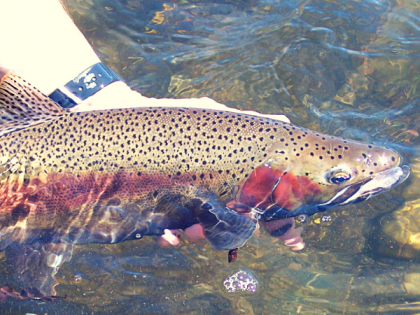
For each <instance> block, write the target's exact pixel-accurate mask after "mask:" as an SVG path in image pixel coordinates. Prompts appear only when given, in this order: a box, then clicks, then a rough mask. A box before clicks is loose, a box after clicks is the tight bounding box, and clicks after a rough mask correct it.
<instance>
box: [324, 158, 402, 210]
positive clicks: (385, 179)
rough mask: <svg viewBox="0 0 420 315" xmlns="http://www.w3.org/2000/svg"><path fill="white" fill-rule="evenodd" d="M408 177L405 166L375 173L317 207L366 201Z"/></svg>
mask: <svg viewBox="0 0 420 315" xmlns="http://www.w3.org/2000/svg"><path fill="white" fill-rule="evenodd" d="M409 175H410V168H409V167H408V166H407V165H403V166H401V167H400V166H396V167H394V168H390V169H387V170H384V171H382V172H379V173H376V174H375V175H373V176H372V177H370V178H368V179H367V180H365V181H363V182H361V183H357V184H354V185H350V186H347V187H345V188H343V189H342V190H340V191H339V192H338V193H337V194H336V195H335V196H334V197H333V198H331V199H330V200H329V201H327V202H325V203H323V204H320V205H318V207H320V208H321V209H322V208H323V207H331V206H343V205H347V204H351V203H356V202H359V201H363V200H367V199H369V198H370V197H372V196H375V195H377V194H380V193H381V192H384V191H387V190H390V189H391V188H393V187H395V186H397V185H399V184H401V183H402V182H403V181H405V180H406V179H407V178H408V176H409Z"/></svg>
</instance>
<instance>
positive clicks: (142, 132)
mask: <svg viewBox="0 0 420 315" xmlns="http://www.w3.org/2000/svg"><path fill="white" fill-rule="evenodd" d="M0 105H1V106H0V110H1V113H0V120H1V124H0V250H6V254H7V257H8V259H9V260H10V259H12V260H13V262H14V263H13V264H14V266H16V270H15V272H16V274H18V277H19V279H20V280H19V281H20V283H21V285H22V286H24V287H26V288H29V290H30V292H33V294H38V295H51V294H54V292H55V291H54V286H55V284H56V281H55V279H54V274H55V272H56V271H57V268H59V266H60V265H61V264H62V263H63V262H64V261H66V260H68V259H69V258H70V257H71V249H72V244H84V243H92V242H96V243H117V242H122V241H126V240H133V239H139V238H142V237H143V236H147V235H162V234H164V231H165V230H167V229H184V230H185V229H187V228H189V227H191V226H193V225H196V224H199V226H200V227H201V228H202V230H203V231H204V235H205V236H206V238H207V239H208V240H209V241H210V243H211V244H212V245H213V247H215V248H216V249H219V250H231V251H232V250H235V249H237V248H238V247H241V246H243V245H244V244H245V242H246V241H247V240H248V239H249V238H250V237H251V236H252V234H253V232H254V230H255V229H256V226H257V222H258V221H261V222H271V221H277V220H285V219H287V218H290V217H294V216H296V215H299V214H309V215H311V214H314V213H316V212H319V211H325V210H326V209H328V208H330V207H333V206H338V205H345V204H349V203H354V202H358V201H361V200H365V199H368V198H370V197H371V196H373V195H376V194H378V193H380V192H382V191H384V190H388V189H390V188H391V187H393V186H395V185H397V184H398V183H401V182H402V181H404V180H405V179H406V178H407V177H408V175H409V168H408V166H400V162H401V158H400V156H399V154H398V153H397V152H395V151H393V150H391V149H389V148H385V147H381V146H375V145H370V144H364V143H360V142H356V141H352V140H345V139H342V138H338V137H332V136H328V135H324V134H321V133H318V132H316V131H311V130H308V129H305V128H301V127H298V126H295V125H293V124H290V123H286V122H283V121H277V120H271V119H266V118H261V117H257V116H251V115H246V114H238V113H231V112H228V111H215V110H209V109H188V108H134V109H122V110H121V109H119V110H104V111H93V112H86V113H67V112H65V111H63V110H62V109H61V108H60V107H59V106H57V105H56V104H55V103H53V102H52V101H50V100H49V99H48V98H47V97H46V96H44V95H42V93H40V92H39V91H37V90H36V89H35V88H33V87H32V86H31V85H29V84H28V83H26V82H25V81H24V80H22V79H20V78H19V77H16V76H6V77H5V79H4V80H3V81H2V83H1V85H0ZM282 229H283V230H280V231H270V232H271V234H273V235H276V234H277V235H279V234H282V233H284V232H285V231H284V229H285V227H284V225H283V226H282ZM33 266H38V269H37V268H33Z"/></svg>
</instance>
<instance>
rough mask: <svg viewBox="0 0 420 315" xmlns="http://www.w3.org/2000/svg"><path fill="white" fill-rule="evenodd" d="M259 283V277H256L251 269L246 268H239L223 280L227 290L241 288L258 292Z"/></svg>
mask: <svg viewBox="0 0 420 315" xmlns="http://www.w3.org/2000/svg"><path fill="white" fill-rule="evenodd" d="M258 284H259V282H258V280H257V277H255V275H254V274H253V273H252V272H251V271H249V270H244V269H240V270H238V271H237V272H235V273H234V274H233V275H231V276H230V277H228V278H226V280H225V281H223V285H224V286H225V289H226V291H227V292H235V291H237V290H240V291H250V292H253V293H255V292H257V287H258Z"/></svg>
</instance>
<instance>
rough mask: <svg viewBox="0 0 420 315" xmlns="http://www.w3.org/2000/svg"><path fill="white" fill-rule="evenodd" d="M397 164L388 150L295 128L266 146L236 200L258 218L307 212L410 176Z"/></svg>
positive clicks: (398, 159)
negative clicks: (288, 134) (258, 163)
mask: <svg viewBox="0 0 420 315" xmlns="http://www.w3.org/2000/svg"><path fill="white" fill-rule="evenodd" d="M400 164H401V156H400V155H399V154H398V153H397V152H396V151H394V150H392V149H390V148H387V147H383V146H377V145H373V144H366V143H362V142H357V141H353V140H347V139H343V138H338V137H333V136H328V135H324V134H320V133H317V132H313V131H310V130H306V129H303V128H302V129H300V128H299V129H297V128H296V130H294V131H293V135H292V136H290V137H288V138H286V137H282V138H280V141H278V142H276V143H274V144H272V145H271V146H270V147H269V148H268V150H267V153H266V158H265V160H264V162H263V163H262V164H261V165H259V166H257V167H256V168H255V169H254V170H253V172H252V173H251V174H250V176H249V177H248V178H247V179H246V180H245V181H244V183H243V185H242V187H241V188H240V190H239V193H238V195H237V199H236V200H237V201H238V202H240V203H242V204H247V205H248V206H249V207H251V208H253V209H255V210H256V211H257V212H258V213H260V218H261V219H262V220H274V219H281V218H286V217H293V216H297V215H299V214H308V215H312V214H314V213H316V212H322V211H325V210H327V209H328V208H330V207H334V206H340V205H346V204H350V203H355V202H359V201H362V200H366V199H369V198H370V197H372V196H374V195H377V194H379V193H381V192H383V191H386V190H389V189H391V188H392V187H394V186H395V185H397V184H399V183H401V182H403V181H404V180H405V179H406V178H407V177H408V176H409V174H410V168H409V167H408V166H406V165H405V166H400Z"/></svg>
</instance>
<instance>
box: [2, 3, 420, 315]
mask: <svg viewBox="0 0 420 315" xmlns="http://www.w3.org/2000/svg"><path fill="white" fill-rule="evenodd" d="M66 3H67V5H68V7H69V9H70V11H71V14H72V16H73V18H74V19H75V22H76V24H77V25H78V26H79V27H80V29H81V30H82V31H83V32H84V34H85V36H86V37H87V38H88V39H89V42H90V43H91V44H92V45H93V47H94V48H95V50H96V51H97V52H98V53H99V55H100V56H101V58H102V60H103V61H104V62H105V63H107V64H108V66H110V67H112V68H113V69H115V70H116V71H117V72H118V73H119V74H120V75H121V77H122V78H124V80H126V81H127V82H128V83H129V84H130V85H131V86H132V87H133V88H134V89H136V90H138V91H139V92H141V93H142V94H144V95H147V96H150V97H172V98H186V97H197V96H209V97H211V98H214V99H215V100H217V101H219V102H221V103H224V104H227V105H229V106H232V107H236V108H241V109H252V110H257V111H261V112H265V113H285V114H287V115H288V117H289V118H290V119H291V120H292V121H293V122H294V123H296V124H298V125H302V126H304V127H308V128H311V129H315V130H319V131H321V132H324V133H329V134H334V135H340V136H344V137H348V138H353V139H358V140H363V141H371V142H374V143H377V144H385V145H387V146H390V147H393V148H395V149H397V150H398V151H399V152H400V153H402V154H403V155H404V158H405V159H406V162H407V163H409V164H410V167H411V168H412V170H413V172H412V175H411V177H410V179H409V180H408V181H407V182H406V183H404V184H403V185H401V186H399V187H397V189H395V190H393V191H392V192H391V193H387V194H382V195H380V196H378V197H375V198H372V199H371V200H369V201H367V202H364V203H361V204H357V205H351V206H347V207H342V208H338V209H336V211H332V212H330V213H328V215H330V216H331V221H329V222H325V223H322V220H321V216H315V217H312V218H310V219H309V220H308V221H307V222H305V223H304V225H305V232H304V234H303V236H304V239H305V241H306V243H307V247H306V249H304V250H303V251H301V252H292V251H291V250H290V249H289V248H286V247H284V246H283V245H282V244H281V243H280V242H279V241H278V240H276V239H273V238H270V237H268V236H267V235H265V234H264V233H261V234H260V235H259V236H258V237H254V238H252V239H251V240H250V241H249V242H248V243H247V245H246V246H245V247H244V248H242V249H241V250H240V252H239V257H238V261H237V262H236V263H234V264H228V262H227V254H226V253H225V252H218V251H216V250H214V249H212V248H211V247H210V246H209V245H208V244H206V243H203V244H198V245H197V244H187V243H185V242H184V243H183V244H181V245H180V246H179V247H176V248H169V249H168V248H159V247H158V246H157V245H156V244H155V242H154V240H153V239H143V240H140V241H131V242H125V243H121V244H117V245H96V244H92V245H86V246H78V247H76V249H75V251H74V255H73V259H72V260H71V262H69V263H66V264H64V265H63V267H62V268H61V269H60V270H59V272H58V274H57V279H58V280H59V282H60V285H59V286H58V294H59V295H65V294H67V295H68V297H67V298H66V299H64V300H57V301H54V302H36V301H30V302H7V303H6V304H2V305H1V306H0V307H1V309H0V313H2V314H3V313H4V314H24V313H25V312H29V313H35V314H45V313H48V314H61V315H63V314H90V313H95V314H111V313H117V314H378V313H379V314H381V313H383V314H416V313H419V312H420V234H419V233H420V210H419V209H420V199H419V198H420V196H419V188H418V187H420V185H419V183H420V175H419V172H420V155H419V152H420V151H419V141H420V140H419V136H418V132H419V127H420V98H419V97H420V87H419V84H420V58H419V57H420V4H419V3H418V2H417V1H416V0H411V1H410V0H398V1H386V0H379V1H373V0H363V1H356V0H355V1H351V0H337V1H325V0H313V1H311V0H306V1H294V0H289V1H273V0H226V1H223V0H220V1H198V0H191V1H187V0H182V1H175V0H174V1H172V2H165V1H160V0H155V1H152V0H112V1H111V0H67V1H66ZM2 255H3V254H0V270H2V271H7V268H10V266H6V265H5V263H4V259H3V258H2V257H3V256H2ZM239 269H244V270H246V271H247V272H250V274H251V275H255V277H256V278H257V279H258V286H257V290H256V292H252V291H241V290H237V291H235V292H233V293H230V292H227V291H226V289H225V287H224V285H223V283H224V281H225V279H227V278H228V277H229V276H231V275H233V274H234V273H235V272H237V271H238V270H239ZM5 273H7V272H5Z"/></svg>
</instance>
